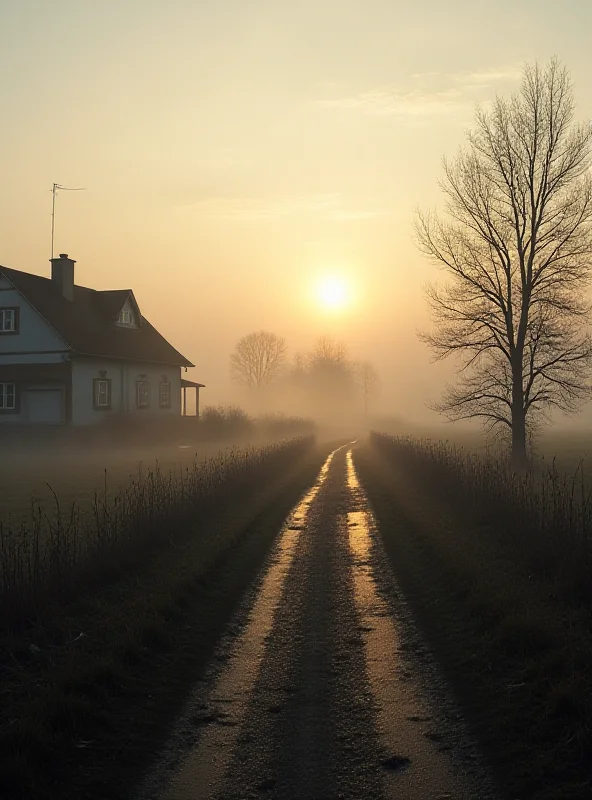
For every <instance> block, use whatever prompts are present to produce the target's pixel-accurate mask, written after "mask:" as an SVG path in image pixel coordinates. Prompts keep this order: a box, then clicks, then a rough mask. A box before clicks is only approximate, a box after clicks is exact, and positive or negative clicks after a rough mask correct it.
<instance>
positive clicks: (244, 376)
mask: <svg viewBox="0 0 592 800" xmlns="http://www.w3.org/2000/svg"><path fill="white" fill-rule="evenodd" d="M285 362H286V342H285V340H284V339H283V338H282V337H281V336H277V335H276V334H275V333H270V332H269V331H256V332H255V333H249V334H247V336H243V337H242V339H240V340H239V341H238V343H237V345H236V347H235V349H234V352H233V353H232V355H231V356H230V372H231V375H232V377H233V379H234V380H235V381H237V383H242V384H243V385H245V386H248V387H249V388H250V389H262V388H264V387H266V386H269V384H270V383H272V382H273V381H274V380H275V379H276V378H278V377H279V375H280V374H281V372H282V370H283V368H284V365H285Z"/></svg>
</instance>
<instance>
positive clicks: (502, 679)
mask: <svg viewBox="0 0 592 800" xmlns="http://www.w3.org/2000/svg"><path fill="white" fill-rule="evenodd" d="M354 459H355V464H356V469H357V471H358V474H359V477H360V480H361V481H362V483H363V485H364V487H365V489H366V491H367V493H368V497H369V499H370V502H371V503H372V506H373V509H374V513H375V515H376V518H377V521H378V525H379V528H380V531H381V534H382V537H383V540H384V544H385V547H386V550H387V553H388V556H389V559H390V560H391V562H392V565H393V569H394V571H395V573H396V575H397V577H398V579H399V581H400V584H401V586H402V588H403V590H404V592H405V594H406V596H407V597H408V599H409V602H410V604H411V606H412V607H413V609H414V612H415V614H416V616H417V618H418V620H419V623H420V625H421V626H422V627H423V628H424V630H425V632H426V635H427V637H428V639H429V640H430V642H431V643H432V645H433V647H434V650H435V652H436V654H437V656H438V657H439V660H440V663H441V664H442V667H443V669H444V672H445V673H446V674H447V677H448V679H449V681H450V683H451V685H452V687H453V688H454V690H455V692H456V694H457V696H458V698H459V701H460V703H461V705H462V706H463V707H464V709H465V711H466V714H467V717H468V718H469V719H470V720H471V721H472V723H473V725H474V727H475V731H476V733H477V735H478V737H479V740H480V742H481V743H482V745H483V748H484V750H485V753H486V755H487V756H488V757H489V760H490V763H491V766H492V769H493V771H494V773H495V774H496V776H497V779H498V783H499V785H500V787H501V789H502V792H503V795H504V796H506V797H508V798H511V800H527V798H528V800H562V799H563V800H567V799H568V798H569V800H583V799H584V798H589V797H590V796H591V787H592V784H591V782H590V780H591V767H590V764H591V763H592V757H591V756H592V752H591V749H590V747H591V724H592V667H591V665H590V653H591V652H592V635H591V627H590V623H591V617H590V613H589V610H587V609H582V608H577V607H570V606H568V605H567V604H564V603H561V602H560V601H559V600H558V599H557V598H556V597H554V596H553V595H552V592H550V591H548V590H547V589H548V587H545V585H544V583H540V582H535V581H534V580H532V579H531V578H530V577H529V575H528V573H527V572H524V571H523V570H522V569H521V568H520V566H519V565H517V564H516V563H515V562H514V561H512V560H511V559H510V558H509V557H508V554H507V552H505V551H504V549H503V548H502V547H501V546H500V544H499V542H497V541H496V537H495V536H492V535H490V534H491V531H487V530H485V525H484V522H483V520H479V519H478V518H477V516H476V515H470V514H468V513H466V512H464V511H463V507H462V506H463V503H462V497H450V498H449V500H448V501H444V500H442V499H438V498H437V497H436V496H435V494H434V492H430V491H428V490H427V489H426V486H425V485H422V481H421V479H418V478H416V479H415V480H411V478H410V475H409V472H408V471H407V470H406V469H405V468H404V465H403V464H401V463H396V462H393V461H389V462H387V460H386V459H385V458H384V457H383V456H382V455H381V454H379V453H378V452H377V451H376V450H375V449H374V448H372V447H371V446H370V445H367V444H365V445H364V446H362V447H360V448H356V449H355V450H354ZM517 533H518V532H517Z"/></svg>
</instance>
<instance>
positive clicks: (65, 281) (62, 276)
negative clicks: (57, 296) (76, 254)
mask: <svg viewBox="0 0 592 800" xmlns="http://www.w3.org/2000/svg"><path fill="white" fill-rule="evenodd" d="M49 260H50V262H51V280H52V281H53V283H54V284H55V285H56V286H57V287H58V289H59V290H60V292H61V294H62V295H63V296H64V297H65V298H66V300H74V264H75V263H76V262H75V261H74V259H73V258H68V254H67V253H60V257H59V258H50V259H49Z"/></svg>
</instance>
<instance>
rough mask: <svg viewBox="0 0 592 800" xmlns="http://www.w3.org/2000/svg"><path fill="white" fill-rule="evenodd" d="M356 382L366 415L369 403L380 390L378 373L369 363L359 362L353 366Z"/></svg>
mask: <svg viewBox="0 0 592 800" xmlns="http://www.w3.org/2000/svg"><path fill="white" fill-rule="evenodd" d="M355 370H356V381H357V384H358V387H359V390H360V392H361V394H362V398H363V400H364V413H365V414H367V413H368V408H369V404H370V401H371V400H372V399H373V398H374V397H376V395H377V394H378V392H379V390H380V378H379V377H378V372H377V371H376V368H375V367H374V364H372V363H371V362H370V361H361V362H359V363H358V364H356V365H355Z"/></svg>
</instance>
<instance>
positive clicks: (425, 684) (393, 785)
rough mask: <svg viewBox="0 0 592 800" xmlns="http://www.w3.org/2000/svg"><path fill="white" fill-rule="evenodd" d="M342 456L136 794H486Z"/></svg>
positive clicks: (311, 798) (332, 463) (285, 536)
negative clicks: (165, 749) (167, 745)
mask: <svg viewBox="0 0 592 800" xmlns="http://www.w3.org/2000/svg"><path fill="white" fill-rule="evenodd" d="M354 447H355V444H354V443H350V444H347V445H344V446H343V447H341V448H338V449H337V450H335V451H334V452H333V453H332V454H331V455H330V456H329V457H328V459H327V461H326V463H325V465H324V466H323V468H322V470H321V472H320V474H319V476H318V478H317V481H316V483H315V485H314V486H313V487H312V489H311V490H310V491H309V492H308V493H307V494H306V495H305V496H304V497H303V498H302V500H301V502H300V503H299V504H298V506H297V507H296V508H295V509H294V510H293V512H292V513H291V515H290V516H289V518H288V519H287V520H286V522H285V524H284V526H283V529H282V531H281V532H280V535H279V538H278V542H277V545H276V547H275V549H274V552H273V553H272V555H271V557H270V561H269V563H268V565H267V567H266V569H265V571H264V573H263V575H262V577H261V579H260V580H259V581H258V583H257V585H256V586H255V587H254V588H253V591H252V592H251V594H250V596H249V597H248V598H246V599H245V606H244V608H243V609H242V610H241V612H240V613H239V615H238V617H237V619H236V621H235V623H234V624H233V626H232V627H231V629H230V630H229V631H228V632H227V634H226V635H225V637H224V638H223V640H222V642H221V644H220V647H219V649H218V652H217V656H216V658H215V659H214V661H213V663H212V666H211V668H210V671H209V674H208V675H206V676H205V678H204V680H202V681H201V682H200V683H199V684H198V685H197V686H196V688H195V691H194V693H193V695H192V697H191V699H190V701H189V703H188V705H187V709H186V712H185V714H184V715H183V717H182V719H181V720H179V723H178V725H177V726H176V729H175V731H174V733H173V735H172V737H171V741H170V745H169V747H168V748H167V751H166V752H165V753H164V754H163V756H162V758H161V759H160V761H159V763H158V764H157V765H156V767H155V769H154V771H153V772H152V773H151V774H150V775H149V776H148V778H147V780H146V782H145V785H144V786H143V787H142V788H141V790H140V792H139V794H138V800H206V798H207V799H208V800H239V799H240V800H244V799H245V798H286V800H292V799H293V800H296V798H298V800H317V798H318V800H321V799H322V800H328V799H329V798H331V799H332V798H335V800H337V798H343V799H344V800H346V798H385V800H386V799H387V798H388V799H390V798H393V799H394V798H400V800H444V799H445V798H449V799H450V798H454V799H455V800H477V799H479V800H487V799H488V798H491V799H492V800H493V798H494V797H495V793H494V791H493V790H492V788H491V786H490V783H489V780H488V777H487V775H486V772H485V770H484V768H483V766H482V764H481V761H480V758H479V754H478V752H477V749H476V747H475V746H474V744H473V742H472V741H471V739H470V736H469V734H468V731H467V729H466V726H465V725H464V723H463V720H462V718H461V716H460V714H459V712H458V710H457V709H456V708H455V705H454V703H453V701H452V700H451V698H450V695H449V693H448V691H447V688H446V686H445V685H444V684H443V682H442V680H441V678H440V676H439V674H438V671H437V668H436V666H435V663H434V661H433V659H432V657H431V655H430V651H429V648H428V647H427V646H426V644H425V642H424V641H423V640H422V638H421V635H420V634H419V632H418V631H417V628H416V627H415V625H414V622H413V618H412V616H411V614H410V612H409V609H408V607H407V605H406V604H405V601H404V598H403V597H402V596H401V592H400V591H399V589H398V586H397V584H396V580H395V577H394V576H393V575H392V573H391V571H390V569H389V567H388V565H387V562H386V558H385V556H384V554H383V552H382V547H381V543H380V538H379V536H378V533H377V530H376V525H375V521H374V518H373V515H372V512H371V509H370V508H369V505H368V501H367V498H366V495H365V492H364V489H363V487H362V486H360V484H359V481H358V479H357V475H356V472H355V460H354V458H353V457H352V449H353V448H354Z"/></svg>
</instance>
